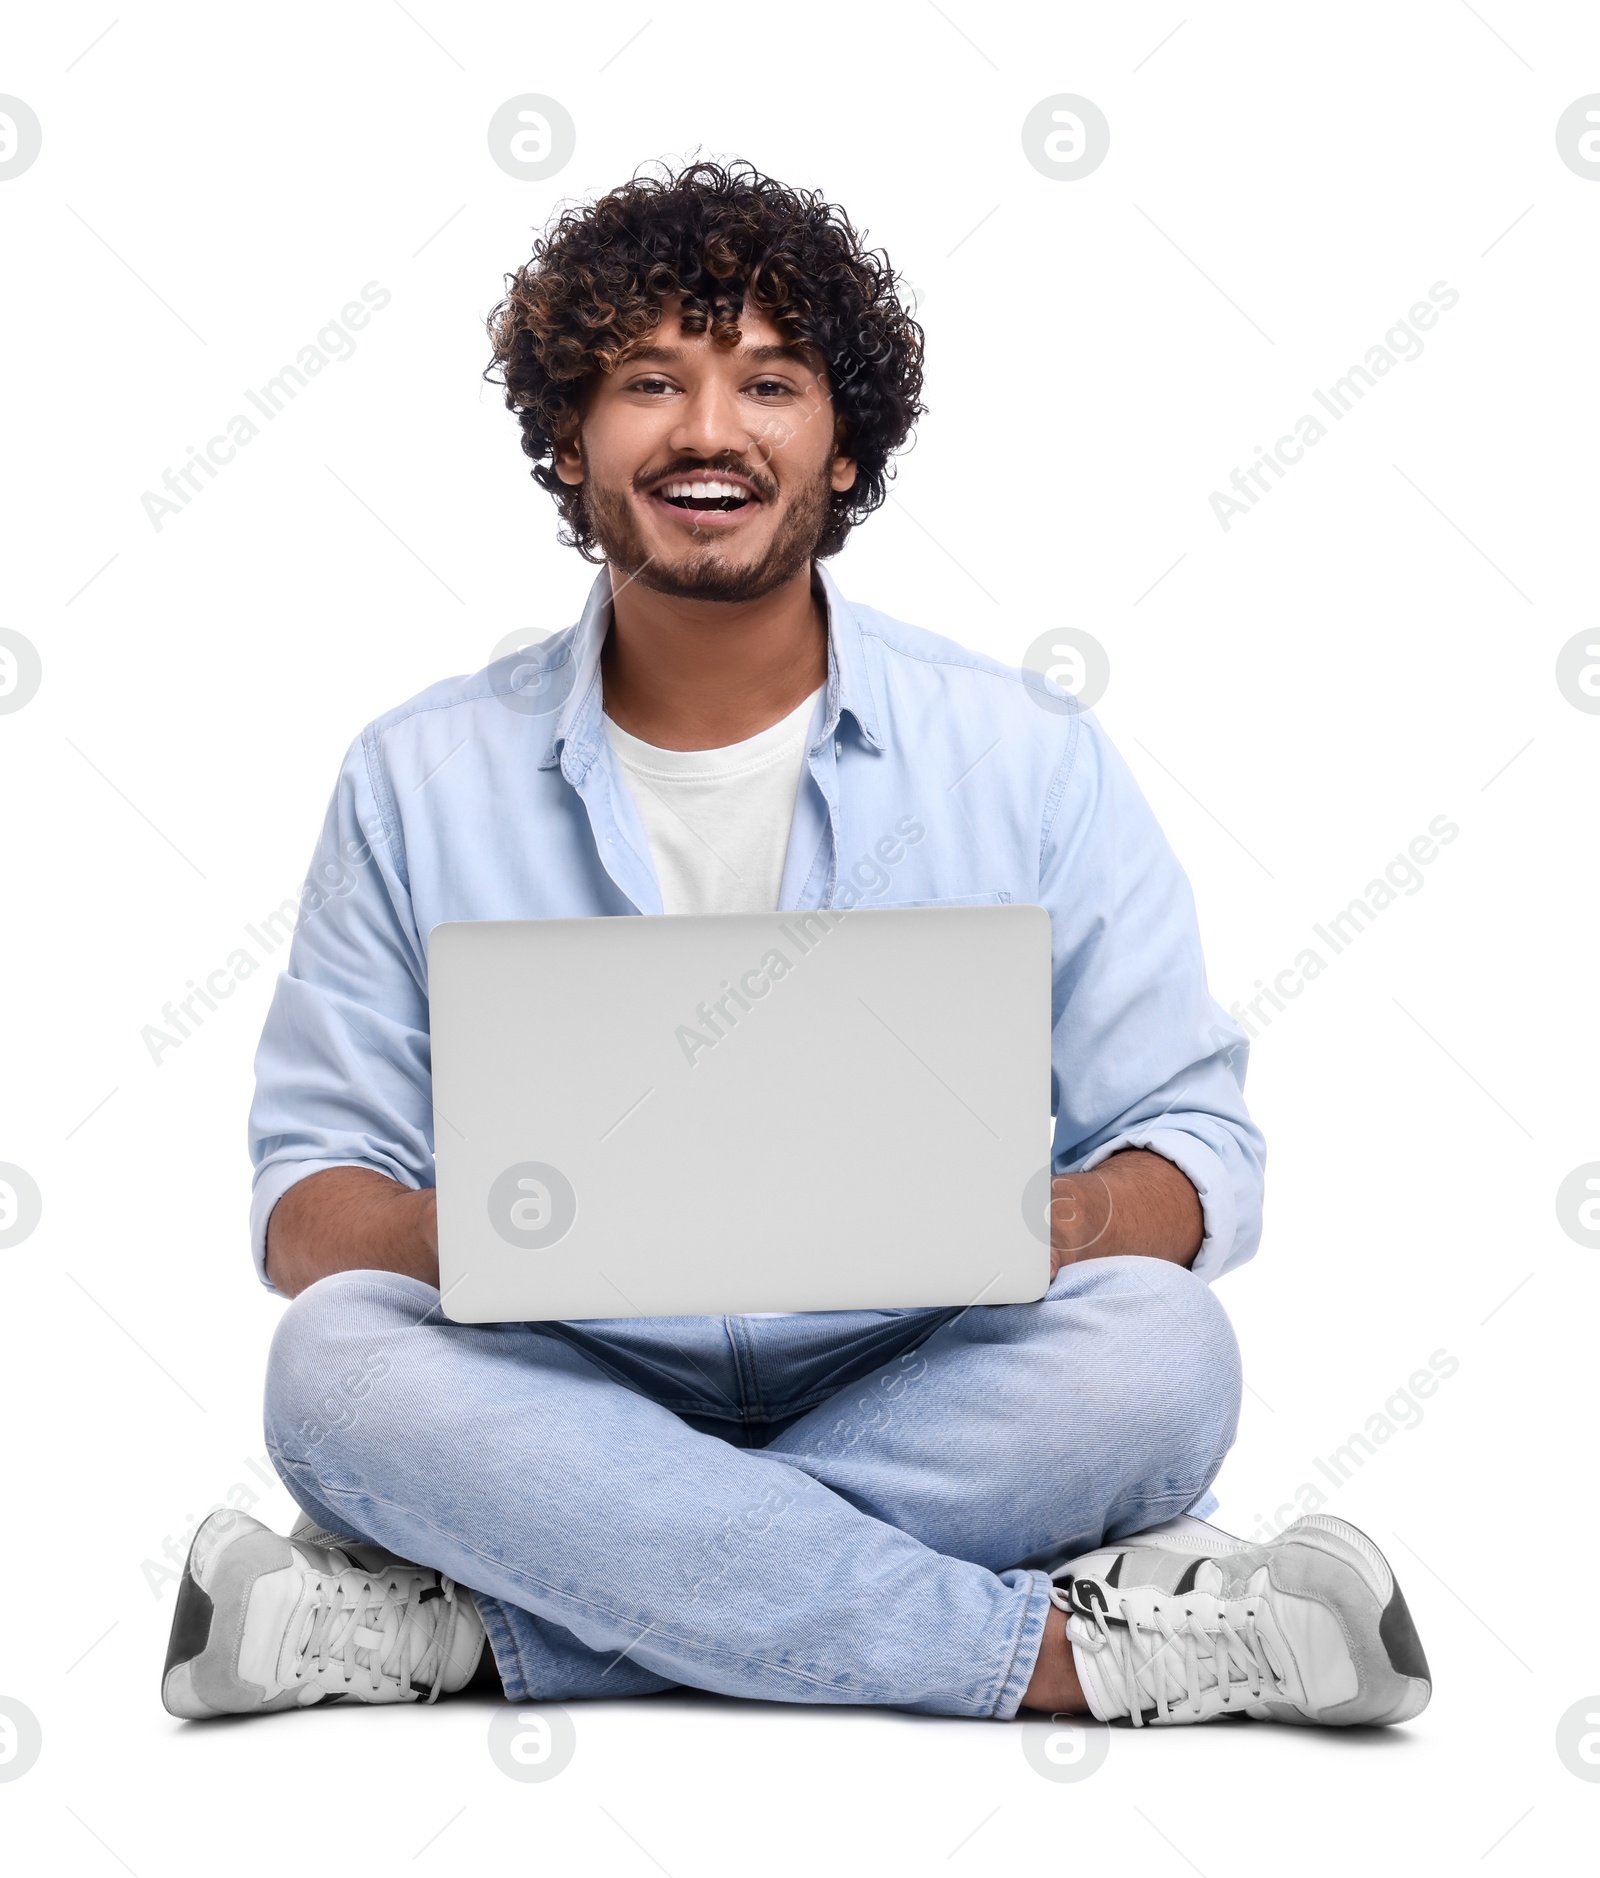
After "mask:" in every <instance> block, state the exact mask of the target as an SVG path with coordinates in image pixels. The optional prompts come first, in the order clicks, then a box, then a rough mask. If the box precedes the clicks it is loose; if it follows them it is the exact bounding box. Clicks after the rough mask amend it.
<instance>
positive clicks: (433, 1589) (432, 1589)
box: [417, 1585, 444, 1604]
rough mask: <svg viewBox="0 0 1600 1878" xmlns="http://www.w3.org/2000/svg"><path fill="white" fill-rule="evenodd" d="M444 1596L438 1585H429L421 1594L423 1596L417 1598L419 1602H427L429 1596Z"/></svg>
mask: <svg viewBox="0 0 1600 1878" xmlns="http://www.w3.org/2000/svg"><path fill="white" fill-rule="evenodd" d="M443 1596H444V1592H443V1591H442V1590H441V1589H440V1588H439V1586H438V1585H429V1586H428V1588H427V1590H426V1591H424V1592H423V1593H422V1594H421V1596H420V1597H419V1598H418V1599H417V1602H418V1603H419V1604H426V1603H427V1601H428V1600H429V1598H442V1597H443Z"/></svg>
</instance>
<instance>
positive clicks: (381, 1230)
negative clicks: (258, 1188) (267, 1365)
mask: <svg viewBox="0 0 1600 1878" xmlns="http://www.w3.org/2000/svg"><path fill="white" fill-rule="evenodd" d="M434 1197H435V1196H434V1191H433V1189H432V1187H422V1188H418V1189H412V1188H410V1187H402V1186H401V1185H400V1183H399V1181H397V1180H391V1179H390V1178H389V1177H388V1175H387V1174H380V1173H378V1172H376V1171H375V1170H374V1169H372V1168H370V1167H325V1168H324V1169H323V1170H322V1172H321V1173H320V1174H308V1175H307V1176H306V1178H305V1179H304V1180H300V1181H296V1182H295V1184H294V1185H293V1186H292V1187H291V1188H290V1189H289V1191H288V1192H287V1193H286V1194H285V1195H284V1196H283V1198H282V1199H281V1200H280V1201H279V1202H278V1204H277V1205H276V1206H275V1207H274V1208H273V1209H272V1217H271V1218H270V1219H269V1220H268V1221H267V1276H268V1278H270V1279H271V1280H272V1282H273V1284H275V1285H276V1286H277V1288H278V1289H279V1290H280V1291H282V1292H284V1293H285V1294H286V1295H287V1296H289V1297H291V1298H294V1297H298V1296H299V1295H300V1293H301V1292H302V1291H304V1290H305V1289H306V1287H307V1286H308V1285H314V1284H315V1283H316V1282H317V1280H318V1279H319V1278H326V1277H327V1275H328V1274H329V1272H349V1271H378V1272H401V1273H403V1274H404V1275H405V1276H406V1277H407V1278H420V1279H421V1280H422V1281H423V1283H424V1284H429V1285H435V1286H436V1285H437V1284H438V1282H439V1227H438V1219H437V1214H436V1212H435V1206H434Z"/></svg>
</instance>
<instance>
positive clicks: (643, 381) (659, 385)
mask: <svg viewBox="0 0 1600 1878" xmlns="http://www.w3.org/2000/svg"><path fill="white" fill-rule="evenodd" d="M633 388H634V390H635V391H650V392H656V391H670V390H671V389H672V387H671V385H669V384H668V383H667V381H666V379H664V378H636V379H635V380H634V383H633Z"/></svg>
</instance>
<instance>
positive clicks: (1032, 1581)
mask: <svg viewBox="0 0 1600 1878" xmlns="http://www.w3.org/2000/svg"><path fill="white" fill-rule="evenodd" d="M1028 1580H1029V1583H1028V1600H1027V1602H1026V1604H1024V1605H1023V1607H1022V1622H1021V1623H1020V1624H1019V1625H1018V1626H1017V1640H1016V1642H1015V1644H1014V1645H1013V1646H1012V1650H1011V1660H1010V1661H1009V1662H1008V1663H1007V1665H1006V1672H1005V1675H1004V1676H1003V1677H1002V1679H1001V1682H1000V1689H999V1692H998V1694H997V1695H996V1696H995V1699H994V1702H993V1704H992V1705H991V1707H990V1709H989V1718H990V1720H992V1721H1013V1720H1015V1719H1016V1713H1017V1710H1018V1709H1019V1708H1021V1706H1022V1698H1023V1696H1025V1695H1026V1694H1027V1692H1028V1682H1031V1681H1032V1680H1033V1669H1034V1663H1037V1661H1038V1656H1039V1652H1038V1650H1035V1651H1034V1662H1033V1663H1030V1664H1029V1665H1028V1679H1027V1681H1026V1682H1023V1681H1022V1680H1021V1671H1020V1670H1019V1669H1018V1667H1017V1658H1018V1657H1019V1656H1020V1655H1021V1653H1022V1646H1023V1644H1024V1642H1025V1641H1027V1638H1028V1632H1029V1629H1030V1627H1031V1626H1032V1623H1033V1617H1034V1612H1035V1611H1037V1612H1038V1614H1039V1643H1040V1645H1041V1647H1042V1645H1043V1643H1044V1627H1045V1625H1046V1624H1047V1623H1048V1622H1049V1619H1050V1609H1051V1605H1050V1580H1049V1579H1048V1578H1047V1577H1046V1576H1045V1574H1044V1573H1043V1572H1030V1573H1029V1574H1028ZM1018 1683H1020V1687H1017V1688H1016V1693H1015V1695H1014V1696H1013V1694H1012V1689H1013V1685H1015V1684H1018Z"/></svg>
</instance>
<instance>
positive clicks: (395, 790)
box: [250, 568, 1264, 1282]
mask: <svg viewBox="0 0 1600 1878" xmlns="http://www.w3.org/2000/svg"><path fill="white" fill-rule="evenodd" d="M818 573H819V576H820V584H821V589H822V592H823V594H824V596H825V599H826V604H827V610H828V683H827V689H826V691H825V692H824V693H823V695H822V697H821V699H820V700H819V702H818V705H817V710H816V716H815V717H814V719H813V724H812V734H811V737H810V739H809V742H808V746H807V753H806V765H805V769H804V771H803V772H802V775H801V780H800V790H799V794H798V797H797V800H796V805H795V813H794V823H793V827H792V829H791V831H790V836H789V847H788V854H787V858H786V861H785V865H784V870H783V881H782V885H781V888H780V890H779V900H778V905H779V908H780V909H781V910H790V909H800V908H807V907H835V906H836V907H841V908H849V907H852V906H904V905H906V904H908V903H912V902H915V903H918V904H926V903H928V902H930V901H933V902H939V901H958V902H965V903H969V904H970V903H972V902H974V901H977V902H984V901H997V902H1003V901H1016V902H1022V903H1030V904H1036V905H1040V906H1043V907H1044V908H1045V909H1046V910H1047V911H1048V913H1049V915H1050V925H1051V934H1052V953H1053V982H1054V998H1053V1010H1052V1019H1053V1025H1054V1029H1053V1035H1052V1040H1051V1065H1052V1069H1051V1102H1052V1107H1053V1109H1054V1113H1055V1137H1054V1140H1055V1146H1054V1155H1053V1160H1054V1166H1055V1169H1056V1171H1057V1173H1070V1172H1074V1171H1077V1170H1079V1169H1085V1168H1090V1167H1093V1166H1094V1165H1095V1164H1096V1163H1097V1162H1099V1161H1102V1160H1104V1159H1105V1158H1106V1156H1107V1155H1109V1154H1113V1153H1115V1152H1116V1151H1117V1150H1118V1149H1119V1148H1129V1147H1137V1148H1150V1149H1153V1150H1154V1151H1155V1152H1156V1153H1158V1154H1161V1155H1164V1156H1165V1157H1166V1158H1167V1159H1168V1160H1170V1161H1172V1162H1174V1163H1175V1164H1176V1165H1177V1166H1178V1167H1180V1168H1182V1170H1183V1171H1184V1173H1185V1174H1187V1175H1188V1177H1189V1179H1190V1180H1191V1181H1192V1182H1193V1183H1194V1186H1195V1188H1196V1190H1197V1192H1198V1193H1199V1195H1200V1200H1201V1204H1202V1207H1203V1208H1204V1212H1205V1241H1204V1244H1203V1245H1202V1246H1201V1248H1200V1252H1199V1256H1198V1257H1197V1258H1196V1260H1195V1263H1194V1270H1195V1271H1196V1272H1197V1273H1198V1274H1199V1275H1200V1276H1202V1277H1205V1278H1208V1279H1209V1278H1215V1277H1216V1276H1217V1275H1218V1274H1219V1273H1221V1272H1224V1271H1226V1270H1228V1269H1229V1267H1230V1266H1233V1265H1237V1264H1240V1263H1241V1262H1242V1261H1243V1260H1245V1259H1247V1258H1249V1257H1250V1255H1251V1254H1252V1253H1253V1252H1254V1251H1255V1248H1256V1243H1257V1241H1258V1239H1259V1237H1260V1232H1261V1181H1262V1162H1263V1158H1264V1148H1263V1143H1262V1139H1261V1134H1260V1131H1259V1130H1258V1129H1257V1128H1256V1126H1255V1124H1254V1123H1253V1122H1252V1121H1251V1120H1250V1117H1249V1114H1248V1113H1247V1111H1246V1109H1245V1105H1244V1099H1243V1096H1242V1094H1241V1089H1242V1084H1243V1080H1244V1065H1245V1059H1246V1053H1247V1048H1248V1046H1247V1044H1246V1042H1245V1039H1244V1035H1243V1032H1242V1031H1241V1030H1240V1028H1239V1026H1238V1025H1237V1024H1235V1023H1234V1022H1233V1020H1232V1019H1231V1018H1229V1017H1228V1016H1227V1015H1226V1013H1225V1012H1224V1011H1223V1010H1222V1009H1221V1007H1220V1006H1219V1005H1218V1004H1217V1003H1216V1002H1215V1001H1214V1000H1213V999H1212V998H1211V996H1210V994H1209V993H1208V991H1207V989H1206V979H1205V966H1204V962H1203V960H1202V958H1201V953H1200V938H1199V933H1198V930H1197V927H1196V923H1195V912H1194V900H1193V896H1192V895H1191V893H1190V891H1189V883H1188V881H1187V880H1186V879H1185V877H1184V873H1183V870H1182V868H1181V867H1179V865H1178V862H1177V860H1176V858H1175V856H1174V855H1173V853H1172V850H1171V849H1170V848H1169V847H1168V846H1167V843H1166V841H1165V839H1164V837H1163V836H1162V833H1161V830H1160V828H1159V827H1158V826H1157V825H1156V821H1155V817H1154V816H1153V815H1152V814H1151V812H1150V809H1149V807H1148V805H1147V804H1146V803H1145V800H1144V798H1143V796H1141V794H1140V793H1139V789H1138V785H1137V784H1136V783H1135V782H1134V780H1133V777H1132V776H1131V775H1130V773H1129V771H1128V769H1127V767H1126V765H1125V764H1124V763H1123V761H1122V759H1121V758H1120V757H1119V756H1118V755H1117V753H1116V751H1115V750H1114V749H1113V748H1112V746H1111V744H1110V741H1109V740H1108V739H1107V737H1106V734H1105V732H1104V731H1103V730H1102V729H1101V728H1100V726H1099V724H1098V723H1097V722H1096V720H1095V718H1094V716H1093V715H1092V713H1089V712H1086V711H1082V710H1080V709H1078V707H1077V706H1076V705H1075V704H1074V703H1072V701H1071V700H1069V699H1068V698H1066V696H1065V695H1064V694H1063V693H1061V692H1059V691H1057V690H1055V688H1054V687H1053V686H1051V685H1050V684H1049V683H1048V682H1047V681H1046V680H1045V679H1043V678H1041V677H1038V676H1037V675H1035V674H1034V673H1031V672H1018V671H1015V670H1012V669H1010V668H1008V667H1006V666H1003V665H1000V664H997V663H996V662H995V661H994V660H993V659H990V658H987V657H985V656H984V655H983V654H981V653H977V652H969V651H967V650H966V649H965V648H964V647H962V646H959V645H956V644H955V643H954V642H953V641H951V640H948V639H942V638H939V637H938V636H936V635H935V634H933V633H929V632H923V631H921V630H919V629H918V628H917V627H914V626H905V625H902V624H901V623H900V622H899V621H898V620H894V619H890V618H888V617H887V616H886V615H885V614H882V613H877V612H874V611H873V610H872V609H871V608H870V607H865V606H860V605H857V604H856V603H855V602H853V601H850V600H846V599H845V598H844V596H843V595H842V594H841V593H840V592H839V589H838V587H837V585H836V584H835V582H834V581H833V579H832V577H831V575H829V574H828V572H827V571H826V569H820V568H819V570H818ZM609 614H610V576H609V573H608V571H607V570H605V569H602V570H601V572H600V575H599V577H598V578H597V579H596V581H595V584H594V587H593V589H592V590H591V592H590V595H589V600H588V604H587V605H586V606H585V608H584V612H583V617H582V618H581V619H580V620H579V621H578V622H577V624H576V625H575V626H572V627H570V628H569V629H567V630H566V631H564V632H561V633H558V634H556V635H555V636H554V637H552V638H550V639H547V640H545V641H544V642H543V643H542V644H540V645H539V646H537V647H536V648H535V649H534V650H533V651H531V652H524V653H515V654H512V655H511V656H510V657H508V658H504V659H500V660H498V661H497V662H496V663H495V664H493V665H491V666H489V667H488V668H487V669H486V670H484V671H481V672H479V673H477V674H476V676H474V677H471V678H449V679H446V680H444V681H443V682H442V683H440V684H437V685H433V686H431V687H430V688H429V689H428V690H426V691H424V692H422V693H421V694H420V695H419V696H417V697H415V698H413V699H412V700H411V701H410V702H409V703H408V704H402V705H400V706H399V707H398V708H397V709H395V710H392V711H390V712H388V713H387V714H386V715H385V716H383V717H380V718H379V719H377V721H376V722H375V723H372V724H369V725H368V726H367V728H366V729H365V730H364V731H362V733H361V735H360V736H359V737H358V738H357V739H356V741H355V742H354V743H353V744H352V745H351V747H350V751H349V754H348V755H347V757H346V758H345V763H344V767H343V769H342V770H341V771H340V774H339V780H338V784H337V786H336V787H335V789H334V793H333V800H332V802H331V804H330V805H329V808H328V815H327V820H326V822H325V823H324V826H323V830H322V837H321V839H320V841H319V842H318V844H317V849H316V854H315V856H314V858H313V862H312V867H311V872H310V875H309V877H308V880H307V884H306V889H305V891H304V892H303V894H302V896H301V900H300V911H299V919H298V923H297V925H296V928H295V934H294V941H293V944H292V946H291V948H290V953H289V965H288V969H287V970H286V971H285V972H284V973H283V974H282V976H281V977H280V978H279V980H278V983H277V987H276V990H275V992H274V995H273V1000H272V1007H271V1009H270V1011H269V1012H268V1014H267V1021H266V1027H265V1029H264V1030H263V1032H262V1037H261V1045H260V1048H259V1049H258V1051H257V1053H256V1096H255V1101H254V1103H253V1104H252V1106H251V1110H250V1153H251V1157H252V1159H253V1161H254V1163H255V1192H254V1199H253V1202H252V1206H251V1230H252V1238H253V1243H254V1249H255V1257H256V1263H257V1269H258V1270H259V1271H260V1272H261V1274H262V1278H263V1282H265V1241H266V1227H267V1218H268V1215H269V1214H270V1213H271V1211H272V1208H273V1207H274V1206H275V1205H276V1203H277V1202H278V1200H279V1199H280V1198H281V1197H282V1195H283V1194H284V1193H285V1192H286V1191H287V1190H288V1189H289V1188H290V1187H291V1186H293V1185H294V1184H295V1182H296V1181H299V1180H303V1179H304V1178H305V1177H306V1176H307V1175H308V1174H314V1173H316V1172H318V1171H319V1170H320V1169H322V1168H325V1167H371V1168H375V1169H377V1170H378V1172H380V1173H383V1174H388V1175H391V1176H392V1177H393V1178H394V1179H396V1180H398V1181H400V1182H402V1183H403V1184H404V1185H406V1186H407V1187H424V1186H431V1185H432V1184H433V1177H434V1175H433V1106H432V1093H431V1078H430V1070H429V1040H428V936H429V934H430V933H431V932H432V930H433V928H434V927H435V926H437V925H438V924H440V923H441V922H442V921H445V920H465V919H474V920H476V919H553V918H571V917H574V916H582V915H590V916H593V915H600V916H612V915H626V914H638V913H659V912H660V911H661V894H660V890H659V888H658V886H657V884H656V876H655V870H654V868H653V866H652V864H651V859H650V846H649V841H648V839H647V837H646V834H645V830H644V827H643V824H642V823H641V821H640V818H639V814H638V811H637V809H636V808H635V806H634V802H633V798H632V795H631V794H630V792H629V789H628V786H627V784H626V782H625V781H624V778H623V774H622V771H621V769H620V768H619V766H618V763H617V759H616V755H615V753H614V751H613V749H612V746H611V741H610V739H609V738H608V737H607V736H606V734H605V728H604V723H603V720H602V705H601V689H600V648H601V646H602V644H603V643H604V640H605V635H606V630H607V627H608V624H609Z"/></svg>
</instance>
